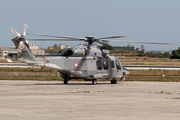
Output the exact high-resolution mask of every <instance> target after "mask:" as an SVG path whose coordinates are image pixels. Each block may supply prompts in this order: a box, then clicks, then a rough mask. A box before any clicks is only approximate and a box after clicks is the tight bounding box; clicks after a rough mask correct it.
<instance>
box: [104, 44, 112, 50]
mask: <svg viewBox="0 0 180 120" xmlns="http://www.w3.org/2000/svg"><path fill="white" fill-rule="evenodd" d="M113 49H114V48H113V47H112V46H105V45H104V46H102V47H101V50H113Z"/></svg>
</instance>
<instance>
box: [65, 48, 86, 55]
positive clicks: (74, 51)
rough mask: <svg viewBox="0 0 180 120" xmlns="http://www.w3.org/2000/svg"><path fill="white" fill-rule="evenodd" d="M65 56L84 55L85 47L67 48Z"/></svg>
mask: <svg viewBox="0 0 180 120" xmlns="http://www.w3.org/2000/svg"><path fill="white" fill-rule="evenodd" d="M66 54H67V56H72V57H77V56H84V55H85V54H86V51H85V49H68V50H67V53H66Z"/></svg>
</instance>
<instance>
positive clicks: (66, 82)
mask: <svg viewBox="0 0 180 120" xmlns="http://www.w3.org/2000/svg"><path fill="white" fill-rule="evenodd" d="M63 78H64V84H68V77H67V74H65V75H64V76H63Z"/></svg>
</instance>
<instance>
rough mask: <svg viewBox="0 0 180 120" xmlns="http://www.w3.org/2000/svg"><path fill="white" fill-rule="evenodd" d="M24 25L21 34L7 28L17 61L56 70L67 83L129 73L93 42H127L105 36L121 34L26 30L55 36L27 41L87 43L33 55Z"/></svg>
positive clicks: (113, 78)
mask: <svg viewBox="0 0 180 120" xmlns="http://www.w3.org/2000/svg"><path fill="white" fill-rule="evenodd" d="M27 28H28V25H27V24H26V23H24V31H23V35H20V34H19V33H18V32H17V31H16V30H15V29H13V28H11V32H12V33H13V34H15V35H16V36H17V37H16V38H13V39H12V41H13V42H14V44H15V46H16V48H17V50H18V53H19V55H20V59H19V60H20V61H21V62H23V63H26V64H28V65H31V66H38V67H41V68H48V69H53V70H57V71H58V72H60V73H61V77H62V78H63V79H64V84H68V81H69V80H71V79H84V80H85V81H92V84H94V85H96V84H97V81H98V80H100V79H106V80H110V81H111V84H116V83H117V80H125V76H126V75H128V74H129V70H127V69H126V68H124V67H123V66H122V64H121V62H120V61H119V59H118V58H117V57H116V56H110V55H109V51H108V50H100V49H99V48H98V46H97V45H96V44H93V43H95V42H97V43H100V44H103V45H109V44H107V43H104V42H128V41H115V40H108V39H112V38H122V37H124V36H112V37H104V38H95V37H94V36H87V37H85V38H74V37H63V36H54V35H42V34H30V33H27V34H29V35H36V36H46V37H54V38H59V39H29V40H30V41H37V40H38V41H85V42H87V43H88V44H83V45H77V46H75V47H72V48H68V49H63V50H61V51H60V52H59V53H56V54H44V55H34V54H33V53H32V52H31V50H30V49H29V47H30V46H33V45H34V44H33V43H31V42H29V41H28V40H27V39H26V38H25V35H26V32H27ZM130 43H146V44H164V45H171V44H172V43H154V42H132V41H131V42H130Z"/></svg>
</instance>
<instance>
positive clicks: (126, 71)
mask: <svg viewBox="0 0 180 120" xmlns="http://www.w3.org/2000/svg"><path fill="white" fill-rule="evenodd" d="M123 70H124V73H125V75H128V74H129V70H128V69H126V68H124V67H123Z"/></svg>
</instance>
